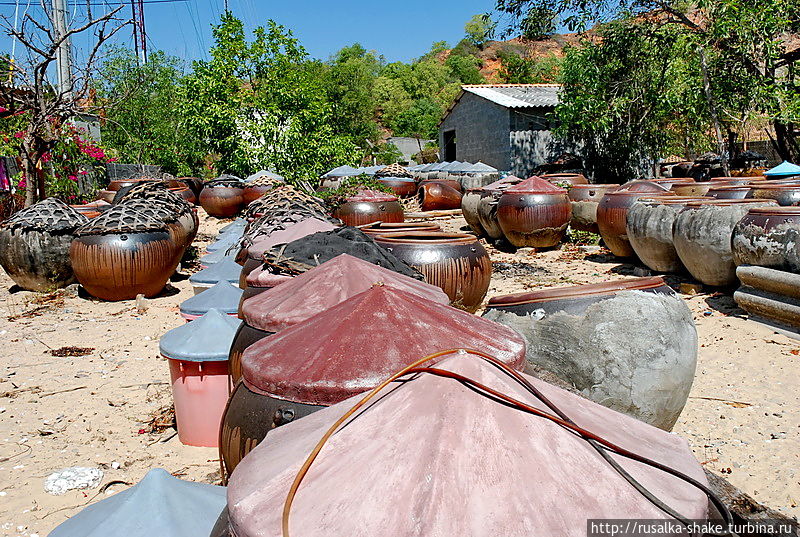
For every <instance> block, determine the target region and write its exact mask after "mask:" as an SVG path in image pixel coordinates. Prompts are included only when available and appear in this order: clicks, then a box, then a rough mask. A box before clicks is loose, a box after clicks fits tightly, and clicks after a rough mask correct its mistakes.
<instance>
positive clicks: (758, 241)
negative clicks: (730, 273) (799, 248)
mask: <svg viewBox="0 0 800 537" xmlns="http://www.w3.org/2000/svg"><path fill="white" fill-rule="evenodd" d="M798 235H800V207H755V208H752V209H750V210H749V211H748V212H747V214H745V215H744V216H743V217H742V219H741V220H739V222H738V223H737V224H736V226H735V227H734V228H733V238H732V240H731V248H732V249H733V261H734V263H736V265H737V266H738V265H757V266H760V267H768V268H774V269H779V270H788V271H792V270H795V267H794V266H793V263H790V262H789V259H787V250H788V249H789V248H792V247H794V245H795V243H796V242H797V240H798Z"/></svg>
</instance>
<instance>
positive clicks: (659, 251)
mask: <svg viewBox="0 0 800 537" xmlns="http://www.w3.org/2000/svg"><path fill="white" fill-rule="evenodd" d="M693 201H702V198H692V197H682V196H662V197H653V198H640V199H638V200H637V201H636V202H635V203H634V204H633V205H632V206H631V208H630V209H629V210H628V215H627V218H626V222H627V223H626V231H627V236H628V241H629V242H630V245H631V248H633V251H634V252H635V253H636V256H637V257H638V258H639V259H640V260H641V262H642V263H644V264H645V266H647V268H649V269H651V270H654V271H656V272H680V271H682V270H683V264H682V263H681V260H680V258H679V257H678V252H676V251H675V246H674V245H673V244H672V230H673V226H674V224H675V219H676V218H677V216H678V214H679V213H680V212H681V211H682V210H683V208H684V207H686V204H687V203H690V202H693Z"/></svg>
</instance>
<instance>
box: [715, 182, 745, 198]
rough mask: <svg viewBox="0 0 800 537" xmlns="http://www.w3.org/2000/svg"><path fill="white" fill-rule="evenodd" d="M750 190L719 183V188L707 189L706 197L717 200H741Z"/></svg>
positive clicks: (740, 186)
mask: <svg viewBox="0 0 800 537" xmlns="http://www.w3.org/2000/svg"><path fill="white" fill-rule="evenodd" d="M750 190H752V188H751V187H750V186H747V185H735V184H732V183H727V184H726V183H721V186H712V187H711V188H710V189H708V197H710V198H714V199H719V200H743V199H745V198H746V197H747V195H748V194H749V193H750Z"/></svg>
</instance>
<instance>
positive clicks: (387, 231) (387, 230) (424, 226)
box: [359, 222, 442, 237]
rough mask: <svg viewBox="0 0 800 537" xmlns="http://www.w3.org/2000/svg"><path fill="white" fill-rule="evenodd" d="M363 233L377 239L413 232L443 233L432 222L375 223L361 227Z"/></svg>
mask: <svg viewBox="0 0 800 537" xmlns="http://www.w3.org/2000/svg"><path fill="white" fill-rule="evenodd" d="M359 229H360V230H361V231H363V232H364V233H366V234H367V235H369V236H370V237H375V236H377V235H391V234H393V233H408V232H411V231H441V230H442V228H440V227H439V226H438V225H437V224H434V223H432V222H391V223H387V222H374V223H372V224H367V225H366V226H361V227H360V228H359Z"/></svg>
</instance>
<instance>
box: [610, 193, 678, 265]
mask: <svg viewBox="0 0 800 537" xmlns="http://www.w3.org/2000/svg"><path fill="white" fill-rule="evenodd" d="M656 194H659V195H669V194H670V192H669V191H668V190H667V189H666V188H664V187H663V186H661V185H658V184H656V183H652V182H649V181H639V182H631V183H626V185H623V186H622V187H620V188H619V189H617V190H614V191H612V192H606V194H605V195H604V196H603V198H602V199H601V200H600V204H599V205H598V206H597V228H598V230H599V231H600V235H601V236H602V237H603V242H604V243H605V244H606V247H607V248H608V249H609V250H611V253H612V254H614V255H615V256H617V257H633V256H634V255H635V253H634V251H633V248H632V247H631V244H630V242H629V241H628V235H627V233H628V232H627V230H626V228H625V226H626V217H627V214H628V209H630V207H631V205H633V204H634V202H636V200H638V199H639V198H642V197H645V196H650V197H652V196H653V195H656ZM673 195H674V194H673Z"/></svg>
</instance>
